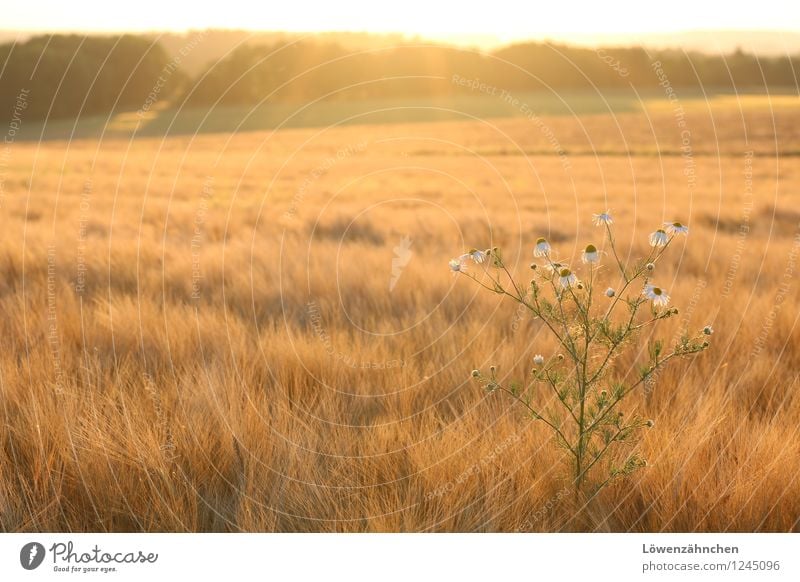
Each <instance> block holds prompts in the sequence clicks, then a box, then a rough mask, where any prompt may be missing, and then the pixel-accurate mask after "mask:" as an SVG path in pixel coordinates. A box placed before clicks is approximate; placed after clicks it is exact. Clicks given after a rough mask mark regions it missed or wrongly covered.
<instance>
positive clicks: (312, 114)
mask: <svg viewBox="0 0 800 582" xmlns="http://www.w3.org/2000/svg"><path fill="white" fill-rule="evenodd" d="M443 80H445V81H446V79H443ZM476 81H480V79H476ZM763 91H764V90H763V88H762V89H761V90H760V91H759V90H758V88H756V92H751V93H742V94H739V95H736V94H732V93H731V92H730V91H727V92H726V91H717V90H714V89H713V88H704V90H703V91H702V92H701V91H697V90H689V89H681V90H680V91H678V96H679V98H680V101H678V102H677V103H673V102H670V101H669V100H668V99H666V98H665V97H664V92H663V91H660V90H659V91H652V90H643V91H638V92H634V91H633V90H614V89H602V90H600V89H598V90H597V91H595V92H588V91H577V90H576V91H557V92H545V91H538V92H513V93H506V94H504V93H503V92H502V89H501V88H500V87H493V86H489V87H484V88H483V89H480V88H476V89H474V90H472V91H471V92H470V93H468V94H467V95H454V96H443V97H439V98H435V97H419V98H410V97H407V98H397V99H364V100H361V101H335V100H334V101H331V100H322V101H314V102H310V103H306V102H302V103H273V102H264V103H261V104H260V105H257V106H254V107H250V106H246V105H243V106H231V105H218V106H216V107H211V108H196V107H195V108H191V107H180V108H178V109H175V108H168V107H165V106H164V104H162V103H160V102H157V103H156V105H155V106H154V107H153V109H151V110H150V111H147V112H137V111H130V112H124V113H118V114H113V115H96V116H82V117H81V118H79V119H77V120H73V119H56V120H48V121H46V122H41V121H32V122H30V123H24V124H23V125H22V130H21V131H20V132H19V134H18V135H17V136H16V139H17V140H27V141H41V140H47V141H50V140H74V139H101V138H102V139H112V138H119V139H130V138H132V137H133V136H136V137H151V138H163V137H167V136H193V135H197V134H220V133H223V134H228V133H231V132H232V131H234V132H235V133H239V132H244V131H263V130H273V129H294V128H309V127H312V128H313V127H328V126H331V125H337V126H348V125H366V124H373V125H374V124H386V123H421V122H432V121H463V120H481V119H483V120H486V119H496V118H512V117H517V118H523V119H528V120H532V119H536V118H538V117H542V116H547V117H550V116H568V117H574V116H590V115H606V114H614V115H619V114H624V113H634V112H635V113H639V112H644V113H650V112H664V111H669V110H672V109H674V108H675V107H676V106H680V107H682V108H683V109H684V110H695V111H697V110H700V111H702V112H704V113H706V114H708V113H709V112H714V113H716V114H718V115H723V116H724V115H727V114H731V113H733V114H736V113H743V112H744V111H748V112H754V111H758V112H761V113H763V114H765V115H769V113H770V112H771V111H775V110H785V109H793V108H796V107H797V104H798V98H797V94H796V88H793V87H787V88H785V90H784V91H774V90H773V92H772V94H771V95H765V94H763ZM493 93H494V94H493ZM234 128H235V129H234Z"/></svg>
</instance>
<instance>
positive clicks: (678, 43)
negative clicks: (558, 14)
mask: <svg viewBox="0 0 800 582" xmlns="http://www.w3.org/2000/svg"><path fill="white" fill-rule="evenodd" d="M198 32H217V33H226V32H228V33H245V34H251V35H253V37H257V36H259V35H276V36H279V35H286V36H300V37H304V36H305V37H315V36H337V35H341V36H348V35H352V36H354V37H357V36H362V35H363V36H367V37H372V38H375V39H381V38H392V37H398V36H399V37H401V39H402V40H401V41H399V42H413V41H420V42H430V43H432V44H444V45H448V46H454V47H457V48H464V49H475V50H484V51H492V50H495V49H498V48H502V47H505V46H509V45H514V44H525V43H542V44H561V45H565V46H570V47H575V48H589V49H592V48H609V47H615V48H617V47H618V48H634V47H642V48H645V49H648V48H649V49H654V50H662V49H665V50H670V49H674V50H685V51H695V52H705V53H709V54H726V53H731V52H734V51H735V50H737V49H741V50H742V51H744V52H746V53H752V54H757V55H763V56H775V55H781V54H785V55H790V54H798V53H800V30H790V29H685V30H680V31H674V32H669V33H592V34H589V33H586V34H562V35H559V34H542V35H529V36H520V37H514V38H507V39H501V38H500V37H498V36H496V35H493V34H489V33H487V34H483V33H474V34H440V35H435V34H431V35H429V34H422V33H410V32H403V31H399V30H397V31H369V30H356V29H352V30H347V29H329V30H285V29H257V28H247V27H237V28H227V27H214V26H209V27H190V28H184V29H148V30H132V29H104V30H92V29H69V28H62V29H52V28H51V29H44V28H40V29H11V28H3V29H0V42H3V43H7V42H15V41H18V42H24V41H26V40H28V39H30V38H33V37H36V36H47V35H71V34H75V35H85V36H114V35H123V34H131V35H145V36H148V35H158V36H159V37H161V36H169V35H178V36H181V35H190V34H193V33H198Z"/></svg>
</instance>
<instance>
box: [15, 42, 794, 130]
mask: <svg viewBox="0 0 800 582" xmlns="http://www.w3.org/2000/svg"><path fill="white" fill-rule="evenodd" d="M198 50H200V49H198ZM180 53H181V51H179V50H178V49H177V48H176V47H174V46H171V48H170V51H169V52H168V51H167V50H165V48H164V46H162V44H161V43H160V42H159V40H158V37H152V36H136V35H119V36H92V37H86V36H78V35H49V36H39V37H35V38H32V39H30V40H28V41H26V42H23V43H7V44H4V45H0V67H1V68H0V110H2V111H3V112H5V113H6V114H7V113H8V112H10V111H11V110H12V109H13V107H14V106H15V103H17V101H18V96H19V94H20V91H21V90H23V89H24V90H26V91H27V93H26V94H27V95H28V96H29V98H28V103H27V109H26V111H25V116H26V117H27V118H32V119H41V118H45V117H50V118H71V117H76V116H78V115H81V116H87V115H97V114H110V113H112V112H120V111H132V110H134V111H135V110H138V111H142V110H149V109H152V108H154V107H166V106H168V105H170V104H173V105H175V104H180V105H183V106H189V107H207V106H210V105H212V104H226V105H254V104H257V103H262V102H266V103H269V102H298V101H311V100H316V99H327V100H341V101H352V100H363V99H377V98H390V97H392V98H393V97H440V96H449V95H456V94H464V93H475V92H476V91H477V92H489V91H494V92H495V93H496V92H497V91H498V90H499V91H507V92H521V91H538V90H548V91H558V90H593V91H594V90H597V89H600V90H605V89H626V88H630V87H631V86H633V87H635V88H636V89H637V90H647V89H656V88H658V87H659V86H661V87H666V86H669V87H672V88H673V89H678V88H682V89H686V88H690V89H700V88H706V89H708V88H710V89H712V90H714V91H734V90H735V91H745V92H747V91H752V90H754V89H756V90H761V91H763V90H766V89H769V90H778V89H780V90H786V89H787V88H788V89H790V90H792V91H793V92H796V91H797V87H798V85H797V73H798V71H800V56H798V55H795V56H781V57H757V56H755V55H753V54H748V53H744V52H742V51H736V52H734V53H732V54H729V55H724V56H723V55H710V54H704V53H698V52H691V53H687V52H684V51H681V50H659V51H652V50H650V51H648V50H645V49H644V48H605V49H599V50H594V49H586V48H576V47H569V46H565V45H555V44H545V43H519V44H514V45H511V46H507V47H503V48H500V49H498V50H495V51H493V52H490V53H482V52H478V51H470V50H464V49H459V48H456V47H449V46H439V45H422V44H405V45H398V46H379V47H377V48H369V47H365V48H363V49H354V48H352V47H347V48H345V47H343V46H342V45H341V44H338V43H336V42H330V41H326V40H324V38H321V39H305V40H281V41H276V42H273V43H264V42H261V43H245V44H241V45H239V46H238V47H237V48H235V49H234V50H232V51H229V52H228V53H227V54H226V55H225V56H223V57H222V58H219V59H215V60H213V61H212V62H210V63H208V65H207V66H205V67H204V68H202V69H201V70H200V72H199V73H197V74H196V75H194V76H190V75H188V74H186V72H185V71H184V70H183V68H182V66H181V62H182V56H181V54H180Z"/></svg>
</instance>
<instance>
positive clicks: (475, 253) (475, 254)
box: [458, 249, 486, 265]
mask: <svg viewBox="0 0 800 582" xmlns="http://www.w3.org/2000/svg"><path fill="white" fill-rule="evenodd" d="M458 259H459V260H460V261H461V262H464V261H466V260H468V259H472V260H473V261H475V262H476V263H477V264H478V265H480V264H482V263H483V262H484V261H485V260H486V253H485V252H483V251H479V250H476V249H472V250H470V251H469V252H468V253H465V254H463V255H461V256H460V257H459V258H458Z"/></svg>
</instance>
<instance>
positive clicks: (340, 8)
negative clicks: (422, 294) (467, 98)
mask: <svg viewBox="0 0 800 582" xmlns="http://www.w3.org/2000/svg"><path fill="white" fill-rule="evenodd" d="M118 7H124V9H121V8H118ZM1 26H2V28H3V29H5V30H7V31H10V30H17V31H44V32H61V31H76V32H121V31H132V32H141V31H159V32H163V31H185V30H189V29H204V28H236V29H251V30H272V31H276V30H285V31H295V32H317V31H367V32H376V33H381V32H401V33H406V34H409V35H419V36H425V37H428V38H437V37H438V38H443V39H444V38H453V37H459V36H485V37H494V38H496V39H497V40H498V41H500V42H509V41H513V40H520V39H525V38H543V37H550V38H570V37H573V36H586V35H616V34H620V35H631V34H638V35H641V34H649V33H656V34H665V33H671V32H679V31H692V30H731V29H733V30H745V29H746V30H776V31H789V32H800V2H797V1H796V0H759V1H758V2H755V3H754V2H752V0H750V1H748V2H744V1H740V0H730V1H727V2H725V1H710V0H662V1H660V2H648V1H646V0H638V1H631V0H603V1H602V2H601V1H597V0H593V1H576V0H556V1H555V2H552V1H550V2H543V1H542V0H516V1H513V0H484V1H483V2H474V1H471V0H462V1H450V0H447V1H443V0H440V1H436V0H394V1H392V2H385V1H384V2H381V1H380V0H372V1H355V0H327V1H315V2H308V1H297V0H288V1H287V0H280V1H277V2H275V1H270V0H261V1H259V0H224V1H222V2H220V1H219V0H215V1H214V2H208V1H199V0H195V1H191V2H189V1H185V2H177V1H169V0H133V1H130V2H118V1H116V2H115V1H114V0H73V1H69V2H65V1H64V0H36V1H35V2H10V3H8V5H7V6H6V7H5V8H4V9H3V19H2V25H1Z"/></svg>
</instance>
